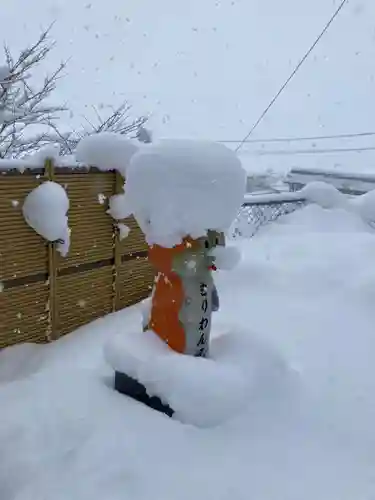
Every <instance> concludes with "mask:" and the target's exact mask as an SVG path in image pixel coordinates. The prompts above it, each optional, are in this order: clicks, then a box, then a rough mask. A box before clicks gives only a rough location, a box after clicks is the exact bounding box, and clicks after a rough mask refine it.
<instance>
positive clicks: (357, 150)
mask: <svg viewBox="0 0 375 500" xmlns="http://www.w3.org/2000/svg"><path fill="white" fill-rule="evenodd" d="M363 151H375V146H368V147H363V148H330V149H297V150H294V151H293V150H291V151H288V150H287V149H281V150H274V151H245V154H248V155H253V156H287V155H290V156H293V155H309V154H311V155H314V154H315V155H317V154H331V153H362V152H363Z"/></svg>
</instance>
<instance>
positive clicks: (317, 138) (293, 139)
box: [216, 132, 375, 144]
mask: <svg viewBox="0 0 375 500" xmlns="http://www.w3.org/2000/svg"><path fill="white" fill-rule="evenodd" d="M371 136H375V132H359V133H356V134H354V133H353V134H335V135H315V136H310V137H308V136H306V137H274V138H267V139H246V140H241V139H228V140H220V141H216V142H220V143H222V144H239V143H242V144H260V143H267V142H299V141H301V142H302V141H322V140H327V139H351V138H355V137H371Z"/></svg>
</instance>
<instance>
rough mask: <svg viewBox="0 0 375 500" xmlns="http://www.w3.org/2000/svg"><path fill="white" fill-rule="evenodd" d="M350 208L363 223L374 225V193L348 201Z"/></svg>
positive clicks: (370, 192)
mask: <svg viewBox="0 0 375 500" xmlns="http://www.w3.org/2000/svg"><path fill="white" fill-rule="evenodd" d="M350 206H351V209H352V210H354V211H357V213H358V214H359V215H360V216H361V217H362V219H363V220H364V221H365V222H367V223H368V224H375V191H369V192H368V193H365V194H363V195H361V196H356V197H355V198H353V199H351V200H350Z"/></svg>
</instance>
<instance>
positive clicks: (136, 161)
mask: <svg viewBox="0 0 375 500" xmlns="http://www.w3.org/2000/svg"><path fill="white" fill-rule="evenodd" d="M245 189H246V173H245V171H244V169H243V168H242V166H241V162H240V160H239V158H238V157H237V155H236V153H234V152H233V151H232V150H230V149H228V148H227V147H225V146H224V145H222V144H217V143H213V142H203V141H193V140H164V141H161V142H159V143H158V144H155V145H151V146H150V147H148V148H147V149H146V150H142V151H139V152H138V153H136V154H135V155H134V156H133V157H132V158H131V161H130V164H129V166H128V169H127V172H126V191H125V196H124V200H123V201H124V203H125V204H126V206H127V210H128V211H129V213H132V214H133V215H134V217H135V218H136V220H137V222H138V224H139V225H140V227H141V229H142V231H143V232H144V233H145V235H146V239H147V242H148V243H149V244H158V245H161V246H164V247H172V246H174V245H177V244H179V243H180V242H181V241H182V239H183V238H184V237H185V236H191V237H192V238H199V237H203V236H205V235H206V234H207V230H209V229H211V230H216V231H226V230H227V229H228V228H229V226H230V225H231V223H232V222H233V220H234V218H235V217H236V215H237V213H238V210H239V208H240V206H241V204H242V202H243V198H244V195H245Z"/></svg>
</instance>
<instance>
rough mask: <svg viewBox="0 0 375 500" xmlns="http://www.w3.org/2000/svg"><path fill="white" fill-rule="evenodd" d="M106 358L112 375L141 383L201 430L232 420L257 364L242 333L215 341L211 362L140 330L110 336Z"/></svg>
mask: <svg viewBox="0 0 375 500" xmlns="http://www.w3.org/2000/svg"><path fill="white" fill-rule="evenodd" d="M105 353H106V359H107V361H108V363H109V364H110V366H112V368H113V370H116V371H119V372H122V373H126V374H127V375H129V376H131V377H133V378H134V379H136V380H138V381H139V382H141V383H142V384H143V385H144V386H145V387H146V389H147V393H148V394H149V395H150V396H159V397H160V398H161V400H162V401H163V402H164V403H167V404H168V405H169V406H170V407H171V408H173V410H174V411H175V418H177V419H179V420H180V421H181V422H185V423H191V424H194V425H198V426H202V427H205V426H212V425H218V424H219V423H222V422H224V421H225V420H227V419H229V418H233V417H234V416H235V415H237V414H238V413H239V412H240V411H242V410H243V409H244V407H245V406H246V403H247V397H246V396H247V394H248V393H249V391H251V390H252V389H253V376H254V373H253V371H254V366H256V365H254V364H253V363H252V362H251V360H252V358H253V355H254V352H253V348H252V345H250V343H249V339H248V335H247V333H246V332H245V333H243V334H241V333H239V332H237V333H236V334H233V333H232V334H227V335H223V336H221V337H220V338H218V339H217V338H216V339H214V340H213V341H212V343H211V346H210V359H205V358H195V357H192V356H185V355H181V354H178V353H176V352H174V351H173V350H171V349H170V348H169V347H168V346H167V345H166V344H165V343H164V342H162V341H161V340H160V339H159V337H157V336H156V335H155V334H154V333H153V332H152V331H147V332H145V333H142V332H141V330H140V328H139V331H135V330H129V331H123V332H120V333H119V334H118V335H116V336H114V337H113V338H112V339H111V340H110V341H109V342H108V344H107V345H106V347H105Z"/></svg>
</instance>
